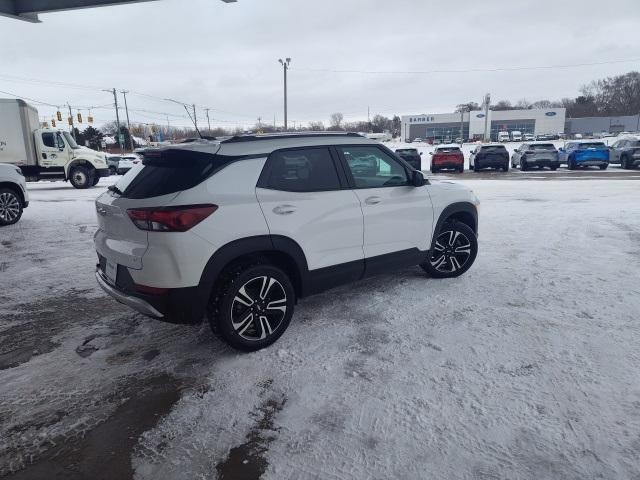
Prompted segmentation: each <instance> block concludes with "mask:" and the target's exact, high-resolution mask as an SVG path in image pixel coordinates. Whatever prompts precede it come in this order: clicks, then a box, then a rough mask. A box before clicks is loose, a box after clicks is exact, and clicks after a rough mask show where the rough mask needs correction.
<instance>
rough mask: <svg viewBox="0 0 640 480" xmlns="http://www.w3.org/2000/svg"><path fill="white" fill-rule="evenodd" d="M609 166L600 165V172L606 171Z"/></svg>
mask: <svg viewBox="0 0 640 480" xmlns="http://www.w3.org/2000/svg"><path fill="white" fill-rule="evenodd" d="M608 166H609V165H607V164H604V165H599V167H600V170H606V169H607V167H608Z"/></svg>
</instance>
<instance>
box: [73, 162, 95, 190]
mask: <svg viewBox="0 0 640 480" xmlns="http://www.w3.org/2000/svg"><path fill="white" fill-rule="evenodd" d="M69 173H70V175H69V181H70V182H71V185H73V186H74V187H75V188H81V189H83V188H89V187H91V186H92V185H93V174H92V173H91V172H89V169H88V168H86V167H82V166H77V167H73V168H72V169H71V172H69Z"/></svg>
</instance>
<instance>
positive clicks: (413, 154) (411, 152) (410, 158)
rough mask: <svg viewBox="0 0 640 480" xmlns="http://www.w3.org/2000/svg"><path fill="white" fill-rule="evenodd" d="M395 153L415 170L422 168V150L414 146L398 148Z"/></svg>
mask: <svg viewBox="0 0 640 480" xmlns="http://www.w3.org/2000/svg"><path fill="white" fill-rule="evenodd" d="M396 153H397V154H398V156H399V157H400V158H402V159H403V160H404V161H405V162H407V163H408V164H409V165H411V166H412V167H413V168H414V169H416V170H422V157H421V155H422V152H418V150H417V149H416V148H398V149H397V150H396Z"/></svg>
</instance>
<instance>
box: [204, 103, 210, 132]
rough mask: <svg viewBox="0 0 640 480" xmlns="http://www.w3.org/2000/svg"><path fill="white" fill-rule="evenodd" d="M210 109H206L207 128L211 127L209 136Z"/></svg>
mask: <svg viewBox="0 0 640 480" xmlns="http://www.w3.org/2000/svg"><path fill="white" fill-rule="evenodd" d="M209 110H210V109H209V108H205V109H204V111H205V112H206V113H207V126H208V127H209V135H211V120H210V119H209Z"/></svg>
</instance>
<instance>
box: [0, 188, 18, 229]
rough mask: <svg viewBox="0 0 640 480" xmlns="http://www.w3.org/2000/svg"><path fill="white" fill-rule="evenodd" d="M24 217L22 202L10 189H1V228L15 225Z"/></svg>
mask: <svg viewBox="0 0 640 480" xmlns="http://www.w3.org/2000/svg"><path fill="white" fill-rule="evenodd" d="M21 216H22V201H21V200H20V197H18V194H17V193H16V192H15V191H14V190H12V189H10V188H0V226H5V225H13V224H14V223H16V222H17V221H18V220H20V217H21Z"/></svg>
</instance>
